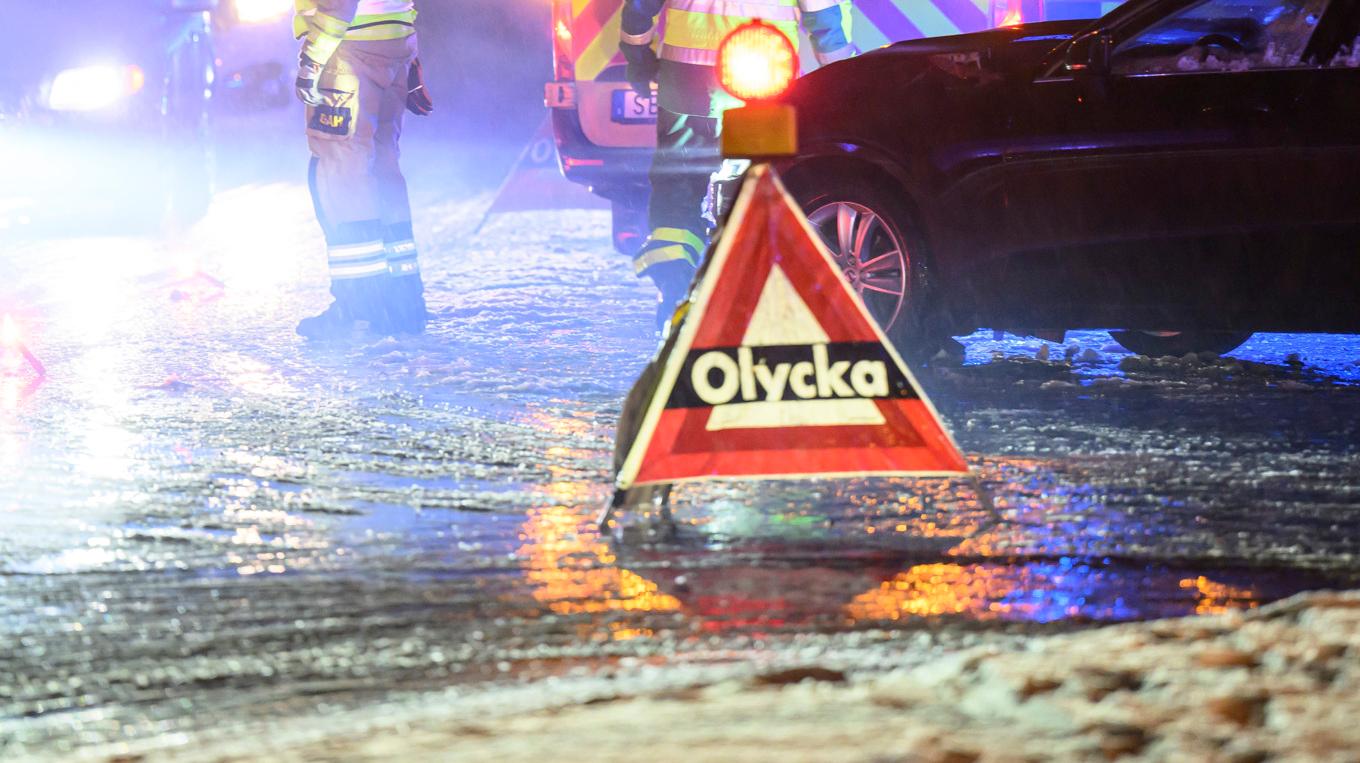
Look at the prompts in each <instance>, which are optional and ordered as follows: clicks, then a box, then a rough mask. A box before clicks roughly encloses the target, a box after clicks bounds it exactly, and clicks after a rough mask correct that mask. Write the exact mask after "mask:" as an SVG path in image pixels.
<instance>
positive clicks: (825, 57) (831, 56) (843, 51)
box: [817, 45, 855, 66]
mask: <svg viewBox="0 0 1360 763" xmlns="http://www.w3.org/2000/svg"><path fill="white" fill-rule="evenodd" d="M854 57H855V46H854V45H842V46H841V47H839V48H837V49H836V50H833V51H831V52H830V53H818V54H817V63H819V64H821V65H822V66H826V65H827V64H834V63H836V62H837V61H844V60H845V59H847V58H854Z"/></svg>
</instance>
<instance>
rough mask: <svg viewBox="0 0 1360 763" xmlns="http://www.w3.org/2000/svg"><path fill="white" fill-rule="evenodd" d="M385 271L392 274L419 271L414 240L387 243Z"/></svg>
mask: <svg viewBox="0 0 1360 763" xmlns="http://www.w3.org/2000/svg"><path fill="white" fill-rule="evenodd" d="M387 272H388V273H390V274H392V275H394V276H409V275H414V274H416V273H419V272H420V260H419V259H418V253H417V252H416V242H414V241H398V242H396V243H393V244H388V245H387Z"/></svg>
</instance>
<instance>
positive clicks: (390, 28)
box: [293, 0, 416, 64]
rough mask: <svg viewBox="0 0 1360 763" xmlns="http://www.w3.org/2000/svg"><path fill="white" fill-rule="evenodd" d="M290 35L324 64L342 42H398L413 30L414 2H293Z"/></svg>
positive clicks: (393, 0)
mask: <svg viewBox="0 0 1360 763" xmlns="http://www.w3.org/2000/svg"><path fill="white" fill-rule="evenodd" d="M293 8H294V10H295V14H294V16H293V36H294V37H296V38H298V39H302V38H304V37H305V38H306V43H304V45H303V47H302V52H303V54H305V55H306V56H307V57H308V58H310V59H312V60H313V61H316V62H317V63H321V64H324V63H326V62H327V61H329V60H330V59H331V56H333V55H335V49H336V48H338V47H340V43H341V42H343V41H344V40H399V39H401V38H403V37H409V36H411V35H412V34H415V31H416V5H415V2H414V0H293Z"/></svg>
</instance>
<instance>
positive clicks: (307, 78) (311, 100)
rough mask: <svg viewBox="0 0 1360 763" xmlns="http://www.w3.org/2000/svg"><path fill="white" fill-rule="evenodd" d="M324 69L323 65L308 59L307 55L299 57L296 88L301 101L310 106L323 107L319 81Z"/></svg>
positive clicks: (303, 54)
mask: <svg viewBox="0 0 1360 763" xmlns="http://www.w3.org/2000/svg"><path fill="white" fill-rule="evenodd" d="M324 68H325V67H324V66H322V65H321V64H318V63H317V62H315V61H313V60H312V59H310V58H308V57H307V54H306V53H302V54H300V55H299V56H298V75H297V82H296V83H295V86H296V88H297V97H298V100H299V101H302V102H303V103H305V104H307V105H308V106H320V105H321V101H322V96H321V89H320V88H319V87H317V80H319V79H321V70H322V69H324Z"/></svg>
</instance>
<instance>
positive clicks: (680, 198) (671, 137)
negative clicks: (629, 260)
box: [633, 109, 722, 275]
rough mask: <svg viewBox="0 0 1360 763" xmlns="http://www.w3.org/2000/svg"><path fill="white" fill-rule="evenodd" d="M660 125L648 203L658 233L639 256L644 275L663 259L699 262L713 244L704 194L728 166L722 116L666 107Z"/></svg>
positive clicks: (638, 267) (637, 260)
mask: <svg viewBox="0 0 1360 763" xmlns="http://www.w3.org/2000/svg"><path fill="white" fill-rule="evenodd" d="M656 128H657V131H656V144H657V145H656V153H655V154H654V155H653V157H652V168H651V172H650V174H649V178H650V180H651V183H652V196H651V201H650V202H649V204H648V208H647V217H648V222H649V223H650V225H651V228H652V236H651V238H650V239H649V240H648V242H647V244H646V245H644V247H643V249H642V251H641V252H640V253H639V254H638V256H637V257H636V258H635V259H634V262H633V265H634V269H635V270H636V271H637V273H638V274H639V275H641V274H642V273H643V272H644V271H645V270H647V269H648V268H650V267H651V266H653V265H656V264H660V263H661V262H669V261H674V260H679V259H691V262H692V264H694V265H696V266H697V265H698V264H699V259H700V258H701V257H702V256H703V253H704V250H705V249H706V248H707V232H708V223H707V221H706V220H705V219H704V209H703V205H704V199H705V198H706V197H707V196H708V184H709V180H710V178H711V177H712V175H713V173H714V172H716V171H718V170H719V169H720V168H721V167H722V154H721V152H720V151H719V149H718V137H719V133H720V130H721V125H720V122H719V120H718V119H716V118H712V117H696V116H690V115H687V114H675V113H672V112H670V111H667V110H665V109H661V110H660V112H659V113H658V115H657V122H656Z"/></svg>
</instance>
